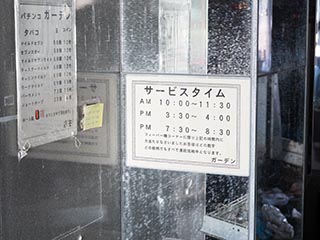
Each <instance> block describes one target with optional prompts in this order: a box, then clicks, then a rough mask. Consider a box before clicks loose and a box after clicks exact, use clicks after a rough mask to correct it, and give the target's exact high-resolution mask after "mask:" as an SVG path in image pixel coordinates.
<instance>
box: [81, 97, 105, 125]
mask: <svg viewBox="0 0 320 240" xmlns="http://www.w3.org/2000/svg"><path fill="white" fill-rule="evenodd" d="M103 109H104V104H103V103H96V104H91V105H85V106H84V107H83V115H84V117H83V119H82V129H83V130H88V129H92V128H99V127H102V123H103Z"/></svg>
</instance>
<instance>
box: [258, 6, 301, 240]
mask: <svg viewBox="0 0 320 240" xmlns="http://www.w3.org/2000/svg"><path fill="white" fill-rule="evenodd" d="M261 2H262V3H264V2H265V3H266V2H269V3H272V8H271V9H272V32H269V36H267V37H265V36H259V37H262V41H264V40H266V39H270V40H272V45H271V49H270V50H271V51H270V56H271V57H272V67H271V71H269V70H270V69H265V70H266V71H264V70H263V69H262V68H263V64H262V65H261V66H260V67H261V68H260V70H261V73H262V72H265V73H264V74H261V77H260V78H259V79H258V84H260V88H259V91H258V99H259V104H261V105H262V106H263V107H262V108H258V113H257V114H258V119H259V120H260V121H263V122H262V123H260V126H261V128H258V129H257V131H258V132H257V136H258V137H263V138H264V140H263V141H261V142H265V145H261V144H260V145H258V149H257V151H258V152H260V154H259V155H258V167H257V183H258V184H257V200H256V201H257V204H256V213H257V214H256V236H257V238H258V239H270V240H271V239H302V215H303V172H304V169H303V168H304V156H303V153H304V145H303V142H304V110H305V102H304V93H305V79H306V77H305V66H306V59H305V53H306V47H305V46H306V24H305V23H306V16H307V15H306V14H307V1H294V2H293V1H288V0H285V1H280V0H273V1H263V0H262V1H261ZM260 10H262V11H264V9H260ZM261 15H265V12H260V16H261ZM269 21H270V19H269ZM261 34H262V33H261ZM260 60H262V59H260ZM265 60H266V62H265V63H266V65H265V66H268V68H269V67H270V66H269V65H268V63H270V59H265ZM266 72H269V73H266ZM258 141H260V140H259V139H258Z"/></svg>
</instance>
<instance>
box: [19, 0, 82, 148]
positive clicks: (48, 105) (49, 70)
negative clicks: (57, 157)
mask: <svg viewBox="0 0 320 240" xmlns="http://www.w3.org/2000/svg"><path fill="white" fill-rule="evenodd" d="M15 8H16V9H15V18H16V55H17V60H16V61H17V62H16V66H17V103H18V145H19V148H20V149H23V148H24V147H25V146H26V145H28V146H29V147H35V146H39V145H42V144H45V143H49V142H53V141H56V140H59V139H63V138H67V137H70V136H72V135H75V134H77V87H76V49H75V4H74V2H73V1H71V0H64V1H61V0H59V1H35V0H33V1H32V0H29V1H26V0H23V1H22V0H21V1H16V3H15Z"/></svg>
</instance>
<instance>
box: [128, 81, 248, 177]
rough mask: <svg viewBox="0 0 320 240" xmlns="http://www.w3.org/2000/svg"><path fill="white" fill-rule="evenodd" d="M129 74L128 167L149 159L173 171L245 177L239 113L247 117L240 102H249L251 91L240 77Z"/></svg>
mask: <svg viewBox="0 0 320 240" xmlns="http://www.w3.org/2000/svg"><path fill="white" fill-rule="evenodd" d="M133 78H134V79H132V80H131V79H130V78H129V81H128V82H127V84H129V86H130V87H129V88H130V91H131V92H132V94H130V93H129V92H127V95H129V96H130V99H128V101H127V104H130V105H127V110H128V111H127V112H128V115H129V116H130V117H129V119H128V120H127V123H128V124H127V126H128V129H127V130H128V131H127V135H128V136H129V139H130V140H131V141H132V145H131V144H130V143H129V147H128V153H127V154H128V155H129V156H130V157H129V158H128V159H127V160H128V161H127V162H128V163H129V165H130V163H131V164H132V165H133V166H135V165H138V166H142V167H146V166H148V165H149V164H150V163H151V162H153V163H154V164H155V165H157V164H159V166H160V168H166V167H168V169H171V167H170V166H174V167H173V169H174V170H175V169H177V170H185V171H188V170H192V169H198V171H203V172H213V173H223V172H225V171H227V173H233V174H238V175H241V173H242V174H243V175H246V173H244V172H246V171H247V169H246V170H244V169H243V168H247V167H248V163H246V161H248V160H249V157H248V158H247V159H243V158H244V155H245V154H244V153H246V154H247V155H248V152H249V144H248V141H249V139H248V138H250V134H249V124H248V123H249V119H248V118H247V117H242V114H246V115H247V116H249V115H250V112H248V109H249V106H244V105H243V104H244V103H246V104H249V101H245V99H246V98H250V91H248V87H247V86H248V84H243V82H245V81H243V82H242V81H240V82H239V81H238V82H237V81H235V80H232V81H227V80H224V81H221V80H220V81H218V80H212V79H211V81H209V80H210V79H209V80H208V79H207V78H205V77H203V78H204V80H203V79H202V82H201V79H197V78H191V79H188V77H185V79H184V81H180V78H179V79H176V78H177V77H175V76H171V78H170V77H169V76H163V78H164V79H165V80H159V77H156V78H155V80H154V81H152V80H151V81H150V80H149V81H146V80H139V78H136V77H133ZM151 79H152V78H151ZM178 80H179V81H178ZM181 80H182V79H181ZM243 94H245V95H243ZM130 106H133V107H132V108H131V107H130ZM130 119H131V120H132V122H131V124H130V123H129V121H131V120H130ZM243 121H246V122H243ZM243 134H244V135H245V136H241V135H243ZM241 139H242V140H244V143H242V144H241ZM244 146H245V147H246V149H242V147H244ZM178 166H179V167H178ZM199 169H201V170H199Z"/></svg>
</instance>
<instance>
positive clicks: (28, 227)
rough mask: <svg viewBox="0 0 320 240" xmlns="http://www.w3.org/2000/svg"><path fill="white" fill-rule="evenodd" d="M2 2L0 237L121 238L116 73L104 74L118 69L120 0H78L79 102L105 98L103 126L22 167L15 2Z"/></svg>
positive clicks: (32, 155) (37, 153) (45, 149)
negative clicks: (16, 69)
mask: <svg viewBox="0 0 320 240" xmlns="http://www.w3.org/2000/svg"><path fill="white" fill-rule="evenodd" d="M33 2H36V1H33ZM53 2H55V3H57V1H53ZM59 2H61V1H59ZM41 3H42V4H48V5H49V3H50V1H47V0H46V1H41ZM51 3H52V1H51ZM1 4H2V6H1V8H0V13H1V15H0V36H1V43H2V44H1V45H0V82H1V85H2V86H4V87H1V88H0V106H1V107H0V149H1V150H0V176H1V177H0V196H1V199H0V200H1V201H0V232H1V234H0V239H10V240H11V239H12V240H15V239H77V240H79V239H105V237H106V236H107V238H108V239H110V240H113V239H114V240H115V239H117V240H118V239H121V199H120V197H121V188H120V187H121V164H120V157H119V137H118V134H119V123H118V122H119V114H118V108H117V106H119V96H118V82H119V73H118V74H110V73H107V72H114V71H119V68H120V67H119V59H120V54H119V52H120V51H119V46H120V44H119V39H120V36H119V28H120V20H119V16H120V13H119V9H120V4H119V2H118V1H116V2H110V1H104V0H100V1H98V0H97V1H95V0H88V1H77V21H76V24H77V47H78V48H77V55H78V59H77V62H78V69H79V70H81V71H82V72H80V71H79V72H78V77H79V78H78V97H79V99H78V104H79V105H83V104H84V103H85V102H88V101H90V100H92V99H99V100H100V101H102V102H103V103H104V115H103V120H104V121H103V126H102V127H101V128H99V129H92V130H87V131H86V132H81V133H79V135H78V138H79V139H80V141H81V143H82V144H81V146H80V148H79V149H78V148H76V147H75V144H74V141H73V140H72V139H65V140H62V141H59V142H54V143H50V144H46V145H43V146H42V147H35V148H32V149H31V150H30V151H29V153H28V156H26V157H25V158H24V159H22V161H20V162H19V161H18V159H17V151H18V150H17V139H16V135H17V131H16V129H17V124H16V96H17V94H16V86H15V81H16V80H15V47H14V42H15V41H14V39H15V32H14V1H12V0H4V1H2V3H1ZM111 13H112V14H111ZM88 72H90V73H88ZM101 72H102V73H101Z"/></svg>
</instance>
